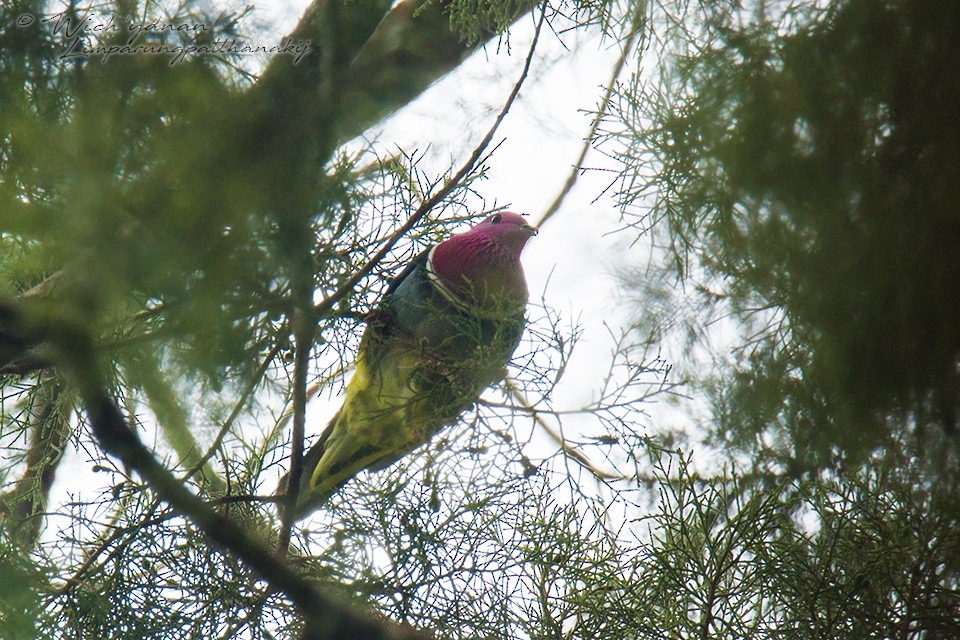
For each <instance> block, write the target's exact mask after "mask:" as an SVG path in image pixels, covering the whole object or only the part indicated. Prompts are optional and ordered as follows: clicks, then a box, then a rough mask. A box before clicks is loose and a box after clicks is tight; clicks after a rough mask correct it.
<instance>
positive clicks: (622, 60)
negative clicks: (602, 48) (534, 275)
mask: <svg viewBox="0 0 960 640" xmlns="http://www.w3.org/2000/svg"><path fill="white" fill-rule="evenodd" d="M639 34H640V29H639V28H635V29H634V30H633V32H632V33H631V34H630V36H629V37H628V38H627V40H626V42H625V43H624V45H623V49H622V50H621V51H620V57H619V58H617V62H616V64H614V65H613V73H612V74H610V81H609V82H607V86H606V89H605V90H604V92H603V99H602V100H601V101H600V109H599V110H598V111H597V114H596V116H595V117H594V118H593V122H591V123H590V130H589V131H587V137H586V138H585V139H584V142H583V147H582V148H581V149H580V157H578V158H577V161H576V162H575V163H574V165H573V169H572V170H571V171H570V175H569V176H567V180H566V182H564V183H563V187H562V188H561V189H560V193H558V194H557V197H556V198H554V200H553V203H552V204H551V205H550V206H549V207H548V208H547V210H546V211H545V212H544V214H543V215H542V216H540V219H539V220H537V224H536V226H537V227H541V226H543V224H544V223H545V222H547V221H548V220H549V219H550V218H552V217H553V214H555V213H556V212H557V210H558V209H560V206H561V205H562V204H563V201H564V200H565V199H566V197H567V195H569V193H570V191H572V190H573V187H574V185H576V184H577V180H578V179H579V178H580V176H581V175H582V174H583V171H584V167H583V162H584V160H585V159H586V157H587V153H588V152H589V151H590V146H591V145H592V144H593V139H594V138H595V137H596V135H597V130H598V129H599V128H600V123H601V122H602V121H603V118H604V116H606V114H607V109H609V108H610V101H611V100H612V99H613V91H614V87H615V86H616V83H617V78H619V77H620V74H621V73H622V72H623V67H624V66H625V65H626V62H627V55H628V54H629V53H630V51H631V50H632V49H633V45H634V44H635V43H636V41H637V38H638V37H639Z"/></svg>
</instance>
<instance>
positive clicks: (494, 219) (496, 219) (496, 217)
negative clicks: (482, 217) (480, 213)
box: [490, 213, 503, 224]
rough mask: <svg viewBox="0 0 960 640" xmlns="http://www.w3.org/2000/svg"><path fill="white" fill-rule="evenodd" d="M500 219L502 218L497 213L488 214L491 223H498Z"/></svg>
mask: <svg viewBox="0 0 960 640" xmlns="http://www.w3.org/2000/svg"><path fill="white" fill-rule="evenodd" d="M501 220H503V216H501V215H500V214H499V213H495V214H493V215H492V216H490V222H491V223H492V224H500V221H501Z"/></svg>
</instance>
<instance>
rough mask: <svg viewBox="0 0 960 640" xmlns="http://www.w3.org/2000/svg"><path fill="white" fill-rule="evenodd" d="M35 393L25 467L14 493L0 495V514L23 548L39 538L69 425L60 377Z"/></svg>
mask: <svg viewBox="0 0 960 640" xmlns="http://www.w3.org/2000/svg"><path fill="white" fill-rule="evenodd" d="M40 385H41V386H40V388H39V389H38V390H37V391H36V393H37V394H39V396H38V397H37V399H36V402H37V403H38V404H39V405H40V406H39V407H38V409H37V410H35V411H33V412H32V413H33V418H32V420H31V424H30V444H29V447H28V449H27V457H26V465H27V468H26V470H25V471H24V473H23V476H21V478H20V479H19V480H18V481H17V483H16V485H15V486H14V488H13V490H12V491H10V492H9V493H7V494H5V495H3V496H0V511H2V512H3V514H4V516H6V517H7V518H9V519H10V522H11V523H15V526H16V527H17V533H18V534H19V535H18V537H19V539H20V541H21V543H22V544H23V545H24V547H32V546H33V545H35V544H36V542H37V539H38V538H39V536H40V529H41V525H42V524H43V517H42V516H43V512H44V511H45V510H46V505H47V499H48V498H49V496H50V487H51V486H52V485H53V480H54V476H55V475H56V473H57V467H58V466H59V465H60V460H61V459H62V458H63V450H64V447H65V446H66V444H67V440H68V438H69V437H70V423H69V421H68V420H67V418H66V415H65V412H64V407H63V400H64V398H63V394H64V384H63V380H62V379H60V378H59V377H48V378H46V379H45V380H43V381H42V382H41V383H40Z"/></svg>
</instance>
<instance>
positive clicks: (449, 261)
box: [282, 211, 537, 519]
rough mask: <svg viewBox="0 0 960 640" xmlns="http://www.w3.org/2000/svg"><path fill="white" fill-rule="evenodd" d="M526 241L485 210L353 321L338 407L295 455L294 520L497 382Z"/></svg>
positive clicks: (419, 441) (509, 352) (516, 309)
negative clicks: (350, 365)
mask: <svg viewBox="0 0 960 640" xmlns="http://www.w3.org/2000/svg"><path fill="white" fill-rule="evenodd" d="M536 234H537V228H536V227H534V226H532V225H530V224H528V223H527V220H526V218H524V217H523V216H522V215H520V214H517V213H513V212H510V211H501V212H497V213H493V214H491V215H488V216H487V217H485V218H484V219H483V220H481V221H480V222H479V223H477V224H475V225H474V226H473V227H471V228H470V229H469V230H467V231H466V232H463V233H459V234H456V235H453V236H451V237H449V238H447V239H446V240H444V241H442V242H440V243H438V244H435V245H433V246H431V247H428V248H427V249H425V250H423V251H422V252H421V253H419V254H418V255H417V256H416V257H414V258H413V259H412V260H411V261H410V263H409V264H407V266H406V267H405V268H404V269H403V270H402V271H401V272H400V274H399V275H398V276H397V277H396V278H394V279H393V280H392V281H391V282H390V284H389V285H388V286H387V289H386V291H385V292H384V294H383V295H382V297H381V300H380V302H379V304H378V305H376V307H375V308H374V310H373V311H372V312H371V313H370V314H368V315H367V316H366V317H365V318H364V320H365V322H366V328H365V329H364V332H363V335H362V336H361V339H360V347H359V349H358V352H357V359H356V368H355V371H354V374H353V377H352V379H351V380H350V383H349V384H348V385H347V387H346V390H345V393H344V400H343V404H342V406H341V407H340V410H339V411H338V412H337V413H336V415H335V416H334V417H333V418H332V419H331V420H330V422H329V424H328V425H327V427H326V429H325V430H324V431H323V433H322V434H321V435H320V437H319V438H318V439H317V441H316V443H314V444H313V446H312V447H311V448H310V449H309V450H308V451H307V452H306V454H305V455H304V457H303V467H302V469H303V471H302V473H301V479H300V486H299V491H298V496H297V501H296V504H295V505H294V516H295V517H296V519H301V518H303V517H306V516H307V515H309V514H310V513H312V512H313V511H315V510H316V509H318V508H320V507H321V506H322V505H323V504H324V503H325V502H326V500H327V499H328V498H329V497H330V496H331V495H332V494H333V493H335V492H336V491H337V490H338V489H339V488H340V487H341V486H343V485H344V484H346V483H347V482H348V481H349V480H350V479H351V478H353V477H354V476H355V475H357V474H358V473H359V472H360V471H362V470H364V469H367V470H370V471H379V470H382V469H385V468H386V467H388V466H390V465H391V464H393V463H394V462H396V461H397V460H399V459H401V458H402V457H404V456H405V455H407V454H408V453H410V452H412V451H413V450H415V449H416V448H418V447H420V446H421V445H424V444H426V443H427V442H429V441H430V440H431V438H432V437H433V436H434V435H436V433H438V432H439V431H440V430H441V429H442V428H443V427H445V426H448V425H450V424H453V423H454V422H456V421H457V419H459V417H460V415H461V414H462V413H463V412H464V411H465V410H467V409H468V408H469V407H470V406H472V405H473V404H474V403H475V402H476V401H477V400H478V399H479V396H480V393H481V392H482V391H483V390H484V389H486V388H487V387H489V386H492V385H495V384H497V383H498V382H500V381H501V380H503V378H504V377H505V376H506V367H507V365H508V364H509V362H510V359H511V358H512V356H513V352H514V350H515V349H516V348H517V346H518V345H519V343H520V338H521V336H522V334H523V331H524V328H525V325H526V316H525V309H526V304H527V298H528V290H527V282H526V278H525V276H524V272H523V265H522V264H521V262H520V254H521V252H522V251H523V248H524V246H525V245H526V244H527V241H528V240H529V239H530V238H531V237H533V236H535V235H536ZM282 486H285V485H282ZM287 490H288V491H289V487H288V488H287Z"/></svg>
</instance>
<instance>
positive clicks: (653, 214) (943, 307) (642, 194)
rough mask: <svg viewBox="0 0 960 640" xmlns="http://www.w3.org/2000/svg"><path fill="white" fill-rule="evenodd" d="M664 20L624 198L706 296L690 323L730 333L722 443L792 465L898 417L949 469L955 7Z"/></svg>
mask: <svg viewBox="0 0 960 640" xmlns="http://www.w3.org/2000/svg"><path fill="white" fill-rule="evenodd" d="M694 16H695V17H694ZM668 32H669V36H670V38H671V39H672V42H673V44H672V45H671V48H670V49H669V50H668V51H667V53H666V55H667V64H666V65H665V66H664V70H663V72H662V75H661V77H660V78H659V79H657V80H653V81H650V80H646V81H641V80H640V78H639V77H638V78H637V80H636V81H635V83H634V84H633V85H631V87H630V88H629V90H628V91H627V92H624V93H623V95H622V96H621V101H620V115H622V116H623V122H624V123H625V124H627V125H628V127H629V132H630V135H629V136H617V137H618V141H619V142H620V153H621V157H623V158H624V159H625V160H626V163H627V169H626V172H625V174H624V181H623V182H622V186H623V189H622V191H621V194H620V195H621V198H622V201H623V203H624V206H625V207H626V210H627V213H628V214H629V215H631V216H636V218H635V219H636V221H637V224H639V225H640V226H641V227H642V228H644V229H647V228H653V229H654V233H655V234H656V236H657V238H658V239H659V240H658V242H660V243H661V244H662V246H665V247H667V249H666V250H667V252H668V254H669V255H671V256H672V262H673V269H672V272H673V274H674V278H676V277H679V278H681V279H682V280H684V281H685V282H686V283H687V287H688V290H689V291H690V292H691V293H692V294H695V295H696V296H697V297H698V299H699V302H696V303H692V305H693V306H692V308H690V309H689V311H690V313H689V315H688V317H689V319H690V320H691V325H689V328H688V330H689V332H690V334H691V335H701V336H702V335H706V334H707V333H708V332H706V331H705V330H704V326H707V325H709V324H710V320H709V318H710V317H713V318H720V317H728V318H735V319H736V321H737V322H738V323H739V326H740V327H741V329H740V332H741V335H742V340H741V341H740V342H739V344H737V345H736V346H735V348H734V350H733V351H732V354H731V356H730V358H729V361H728V362H726V363H725V364H722V365H721V367H720V369H719V370H718V371H717V373H716V378H715V379H714V380H713V381H712V382H711V383H709V385H708V386H709V387H710V388H711V389H712V392H713V394H714V399H715V405H716V406H715V408H716V413H715V415H716V422H715V426H716V431H717V433H718V437H719V438H720V442H728V443H731V444H735V445H736V446H738V447H742V448H745V449H747V450H755V449H756V448H757V447H758V446H760V448H763V447H764V446H766V447H768V448H769V449H771V450H773V451H772V453H773V454H774V455H775V456H779V457H780V459H781V462H785V461H789V462H785V464H792V465H795V470H797V471H799V470H801V469H805V470H811V469H816V468H818V467H820V466H823V465H825V466H827V467H834V466H835V465H836V463H837V461H838V460H841V459H844V458H847V459H849V460H850V461H851V462H853V463H857V461H863V460H866V459H867V457H868V456H869V455H870V453H871V452H872V451H874V450H876V449H878V448H880V449H882V448H885V447H888V446H893V445H894V444H895V442H897V441H898V436H897V432H898V431H900V430H904V429H906V430H909V431H911V432H914V433H915V435H916V438H915V439H914V442H919V443H921V444H920V445H918V446H919V447H920V449H919V455H921V456H922V457H928V456H929V458H930V459H934V458H937V457H938V452H939V451H940V450H941V445H942V444H947V445H948V446H949V447H950V448H951V449H952V450H953V452H954V455H952V456H949V457H948V459H945V460H940V461H939V462H938V464H939V463H940V462H942V463H944V464H941V465H940V467H941V471H945V470H948V469H949V470H953V469H955V468H956V457H955V453H956V443H957V436H956V433H957V424H956V422H957V416H956V412H957V407H958V403H960V396H958V391H960V386H958V383H960V370H958V363H960V325H958V323H957V322H955V321H954V315H955V309H957V308H958V305H960V253H958V252H957V251H956V250H955V247H956V246H957V242H958V240H960V217H958V216H957V211H958V208H960V200H958V194H960V192H958V191H957V189H956V188H955V185H956V184H957V181H958V178H960V174H958V172H960V118H958V116H960V102H958V101H957V100H956V99H955V96H956V95H958V93H960V71H958V70H960V57H958V56H960V50H958V49H957V47H956V45H955V40H956V34H957V33H960V7H958V6H957V5H956V4H955V3H950V2H946V3H945V2H936V1H917V2H914V1H895V0H842V1H837V2H830V3H820V4H818V5H815V4H813V3H788V2H772V3H758V4H756V5H747V6H740V5H738V4H736V3H729V4H728V3H711V4H704V5H702V6H701V7H700V8H699V9H698V10H697V11H696V12H694V15H693V16H691V18H690V20H689V21H688V22H686V23H685V29H677V28H675V27H674V28H673V29H672V30H668ZM664 275H665V274H661V276H660V277H661V278H663V279H662V280H659V281H660V282H662V283H663V284H665V285H666V286H668V287H673V286H674V281H673V280H671V278H669V277H664ZM641 278H643V279H650V280H653V281H654V284H652V285H650V286H651V287H652V288H655V287H656V286H658V285H656V284H655V282H656V281H657V280H656V277H655V276H653V275H652V274H641V273H637V274H635V280H638V279H641ZM671 297H672V296H671V294H669V293H667V294H663V293H661V294H655V298H654V299H659V300H660V301H661V302H664V301H666V300H669V299H670V298H671ZM678 303H679V302H678V301H676V300H675V301H673V302H665V304H664V306H663V307H661V308H663V309H664V310H665V313H664V314H663V316H662V317H661V318H659V319H655V318H654V319H652V322H653V324H654V325H657V324H658V323H659V325H660V328H663V327H665V326H666V325H667V324H668V323H676V317H677V316H676V314H675V312H671V311H669V310H668V309H670V308H671V307H673V305H675V304H678ZM701 305H702V307H701ZM652 306H654V308H655V305H652ZM711 307H712V308H713V311H712V312H711V311H709V310H708V309H709V308H711ZM673 308H674V309H675V307H673ZM698 309H702V310H703V311H702V312H701V310H698ZM671 315H672V317H671ZM944 436H946V438H944ZM924 440H929V441H930V442H929V445H928V449H926V450H924V447H923V445H922V442H923V441H924ZM771 443H775V444H771Z"/></svg>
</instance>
